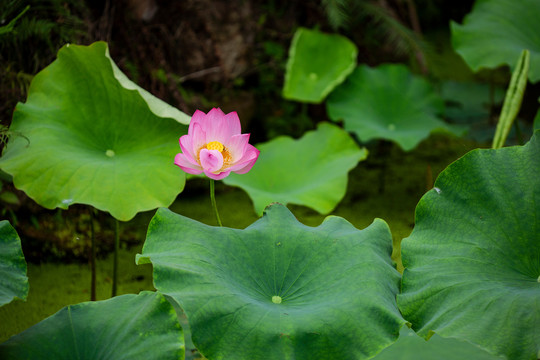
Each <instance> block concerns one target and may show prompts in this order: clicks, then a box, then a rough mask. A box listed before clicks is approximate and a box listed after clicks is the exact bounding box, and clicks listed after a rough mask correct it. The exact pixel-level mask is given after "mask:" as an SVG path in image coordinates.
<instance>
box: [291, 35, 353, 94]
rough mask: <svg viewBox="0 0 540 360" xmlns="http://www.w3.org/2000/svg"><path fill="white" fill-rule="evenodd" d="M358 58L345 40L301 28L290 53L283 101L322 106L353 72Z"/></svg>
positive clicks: (341, 37) (338, 36) (349, 43)
mask: <svg viewBox="0 0 540 360" xmlns="http://www.w3.org/2000/svg"><path fill="white" fill-rule="evenodd" d="M357 55H358V49H357V48H356V46H355V45H354V43H352V42H351V41H350V40H349V39H347V38H346V37H343V36H341V35H338V34H324V33H321V32H320V31H317V30H309V29H305V28H298V30H296V33H295V34H294V37H293V40H292V43H291V47H290V49H289V59H288V60H287V69H286V72H285V84H284V85H283V97H285V98H286V99H291V100H298V101H304V102H311V103H320V102H321V101H323V99H324V98H325V97H326V95H328V94H329V93H330V92H331V91H332V90H333V89H334V88H335V87H336V86H337V85H339V84H341V83H342V82H343V80H345V78H346V77H347V76H348V75H349V74H350V73H351V72H352V71H353V70H354V67H355V65H356V56H357Z"/></svg>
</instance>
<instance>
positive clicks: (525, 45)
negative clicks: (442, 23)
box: [450, 0, 540, 83]
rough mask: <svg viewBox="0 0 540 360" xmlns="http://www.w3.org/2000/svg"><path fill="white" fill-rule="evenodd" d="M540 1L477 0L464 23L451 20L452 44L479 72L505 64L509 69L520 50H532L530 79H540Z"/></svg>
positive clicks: (533, 80)
mask: <svg viewBox="0 0 540 360" xmlns="http://www.w3.org/2000/svg"><path fill="white" fill-rule="evenodd" d="M538 14H540V2H539V1H537V0H520V1H512V0H476V2H475V4H474V8H473V10H472V12H471V13H470V14H468V15H467V16H466V17H465V19H464V21H463V25H460V24H457V23H455V22H451V24H450V25H451V26H450V27H451V29H452V46H453V47H454V49H455V50H456V52H457V53H459V54H460V55H461V56H462V57H463V59H464V60H465V61H466V62H467V64H468V65H469V66H470V67H471V68H472V69H473V71H478V70H480V69H481V68H496V67H498V66H501V65H504V64H506V65H508V66H510V67H511V68H512V69H514V66H515V64H516V59H517V58H518V57H519V55H520V53H521V51H522V50H523V49H527V50H529V51H530V52H531V69H530V72H529V79H530V80H531V82H533V83H534V82H537V81H538V80H540V37H538V36H537V34H539V33H540V22H539V21H538Z"/></svg>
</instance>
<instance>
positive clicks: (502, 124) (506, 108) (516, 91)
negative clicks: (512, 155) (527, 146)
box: [492, 50, 530, 149]
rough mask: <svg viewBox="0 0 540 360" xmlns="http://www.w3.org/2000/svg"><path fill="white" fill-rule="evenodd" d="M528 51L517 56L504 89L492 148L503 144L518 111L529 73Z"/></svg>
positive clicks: (500, 146)
mask: <svg viewBox="0 0 540 360" xmlns="http://www.w3.org/2000/svg"><path fill="white" fill-rule="evenodd" d="M529 57H530V56H529V51H527V50H523V51H522V52H521V56H520V57H519V60H518V64H517V66H516V68H515V69H514V72H513V73H512V78H511V80H510V85H509V86H508V90H507V91H506V97H505V98H504V104H503V107H502V110H501V116H500V117H499V122H498V123H497V130H496V131H495V136H494V137H493V144H492V148H493V149H500V148H502V147H503V146H504V143H505V142H506V138H507V137H508V133H509V132H510V128H511V127H512V124H513V122H514V119H515V118H516V116H517V114H518V113H519V109H520V108H521V102H522V100H523V94H524V93H525V87H526V86H527V75H528V74H529Z"/></svg>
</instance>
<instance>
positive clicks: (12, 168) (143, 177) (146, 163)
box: [0, 42, 187, 221]
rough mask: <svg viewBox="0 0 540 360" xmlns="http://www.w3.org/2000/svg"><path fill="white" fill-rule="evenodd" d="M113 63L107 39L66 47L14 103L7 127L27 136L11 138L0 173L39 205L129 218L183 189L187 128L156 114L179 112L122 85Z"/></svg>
mask: <svg viewBox="0 0 540 360" xmlns="http://www.w3.org/2000/svg"><path fill="white" fill-rule="evenodd" d="M113 64H114V63H113V62H112V60H111V59H110V57H109V55H108V49H107V44H106V43H104V42H97V43H94V44H92V45H90V46H77V45H66V46H64V47H63V48H62V49H61V50H60V51H59V52H58V58H57V59H56V60H55V61H54V62H53V63H52V64H51V65H49V66H48V67H47V68H45V69H44V70H43V71H41V72H40V73H38V74H37V75H36V76H35V78H34V80H33V81H32V84H31V86H30V90H29V94H28V99H27V102H26V103H24V104H23V103H19V104H18V105H17V107H16V109H15V113H14V115H13V122H12V124H11V127H10V130H11V131H13V132H17V133H20V134H22V135H23V136H14V137H12V138H11V139H10V141H9V143H8V145H7V148H6V149H5V151H4V154H3V157H2V158H1V159H0V168H2V170H4V171H6V172H7V173H9V174H11V175H13V182H14V184H15V186H16V187H17V188H18V189H21V190H23V191H24V192H26V194H27V195H28V196H30V197H31V198H32V199H34V200H35V201H36V202H37V203H38V204H40V205H42V206H44V207H46V208H49V209H53V208H56V207H59V208H63V209H66V208H67V207H68V206H69V205H71V204H74V203H80V204H89V205H92V206H94V207H96V208H97V209H99V210H103V211H108V212H110V213H111V215H112V216H114V217H115V218H117V219H119V220H123V221H126V220H129V219H131V218H132V217H133V216H135V214H136V213H137V212H139V211H145V210H151V209H154V208H156V207H159V206H169V205H170V204H171V203H172V202H173V201H174V199H175V198H176V196H177V195H178V193H179V192H181V191H182V189H183V187H184V183H185V177H184V175H183V174H182V173H181V172H179V171H178V170H177V168H176V167H175V166H174V164H173V161H172V159H174V156H175V155H176V152H177V147H178V137H179V136H180V135H182V134H184V133H185V132H186V131H187V127H186V126H184V125H182V124H180V123H179V122H178V121H177V120H178V119H174V118H172V117H171V118H168V117H167V118H164V117H159V116H157V115H156V113H155V112H157V113H160V114H169V113H174V111H172V110H169V111H167V106H168V105H167V106H165V105H163V104H161V106H159V104H160V103H162V102H161V100H158V99H156V98H153V99H152V100H149V97H150V96H151V95H150V94H146V95H145V96H142V95H141V90H142V89H135V87H136V85H129V83H128V82H129V80H127V78H125V75H124V79H123V80H121V81H119V80H118V78H117V77H119V76H120V75H118V73H119V70H118V69H116V67H115V65H113ZM115 69H116V70H115ZM154 111H155V112H154ZM177 112H178V111H177ZM171 116H174V114H172V115H171Z"/></svg>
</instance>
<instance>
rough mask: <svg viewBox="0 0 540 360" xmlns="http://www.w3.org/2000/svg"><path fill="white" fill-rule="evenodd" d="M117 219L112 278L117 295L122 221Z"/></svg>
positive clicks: (113, 291)
mask: <svg viewBox="0 0 540 360" xmlns="http://www.w3.org/2000/svg"><path fill="white" fill-rule="evenodd" d="M114 220H115V228H114V258H113V280H112V295H111V297H115V296H116V293H117V288H118V249H119V248H120V223H119V221H118V219H114Z"/></svg>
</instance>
